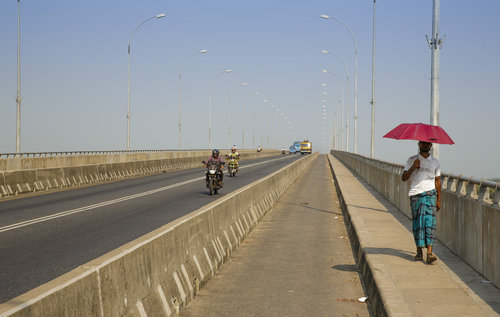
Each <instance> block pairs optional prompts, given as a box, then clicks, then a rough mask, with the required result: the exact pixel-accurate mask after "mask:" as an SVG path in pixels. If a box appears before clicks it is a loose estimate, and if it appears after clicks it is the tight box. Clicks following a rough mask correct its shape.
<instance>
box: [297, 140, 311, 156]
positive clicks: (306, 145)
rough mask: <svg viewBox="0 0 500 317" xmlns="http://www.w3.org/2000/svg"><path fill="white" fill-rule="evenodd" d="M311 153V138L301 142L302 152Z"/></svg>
mask: <svg viewBox="0 0 500 317" xmlns="http://www.w3.org/2000/svg"><path fill="white" fill-rule="evenodd" d="M304 153H307V154H311V153H312V143H311V141H309V140H304V141H302V142H300V154H304Z"/></svg>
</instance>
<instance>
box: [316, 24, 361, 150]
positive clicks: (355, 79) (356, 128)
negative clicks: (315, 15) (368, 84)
mask: <svg viewBox="0 0 500 317" xmlns="http://www.w3.org/2000/svg"><path fill="white" fill-rule="evenodd" d="M320 17H321V18H323V19H332V20H335V21H337V22H339V23H341V24H342V25H343V26H345V27H346V28H347V30H349V32H350V33H351V37H352V40H353V41H354V153H357V142H356V140H357V131H358V44H357V42H356V38H355V37H354V33H353V32H352V30H351V28H350V27H349V26H347V24H345V23H344V22H343V21H342V20H339V19H337V18H334V17H330V16H328V15H325V14H322V15H321V16H320ZM347 150H349V148H347Z"/></svg>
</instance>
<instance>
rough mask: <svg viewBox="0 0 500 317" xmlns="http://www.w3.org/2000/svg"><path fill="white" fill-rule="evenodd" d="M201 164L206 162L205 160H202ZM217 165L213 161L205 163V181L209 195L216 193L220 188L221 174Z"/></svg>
mask: <svg viewBox="0 0 500 317" xmlns="http://www.w3.org/2000/svg"><path fill="white" fill-rule="evenodd" d="M202 163H203V164H206V162H205V161H202ZM221 172H222V171H220V169H219V166H218V164H217V163H215V162H210V163H209V164H208V165H207V171H206V172H205V176H206V178H205V182H206V185H207V188H208V190H209V191H210V196H212V195H214V194H217V192H218V191H219V189H221V188H222V181H221V177H220V174H221Z"/></svg>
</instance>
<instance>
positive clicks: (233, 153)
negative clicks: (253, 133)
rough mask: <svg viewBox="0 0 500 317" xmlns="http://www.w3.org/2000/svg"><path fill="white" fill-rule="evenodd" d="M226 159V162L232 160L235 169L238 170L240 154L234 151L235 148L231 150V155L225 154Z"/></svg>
mask: <svg viewBox="0 0 500 317" xmlns="http://www.w3.org/2000/svg"><path fill="white" fill-rule="evenodd" d="M226 158H227V160H231V159H234V161H235V162H236V169H238V166H239V162H238V161H239V159H240V154H239V153H238V150H237V149H236V146H233V147H232V148H231V153H229V154H226Z"/></svg>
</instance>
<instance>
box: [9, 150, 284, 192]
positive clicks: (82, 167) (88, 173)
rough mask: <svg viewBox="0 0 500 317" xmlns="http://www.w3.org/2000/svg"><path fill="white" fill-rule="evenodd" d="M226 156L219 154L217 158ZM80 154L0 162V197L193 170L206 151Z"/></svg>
mask: <svg viewBox="0 0 500 317" xmlns="http://www.w3.org/2000/svg"><path fill="white" fill-rule="evenodd" d="M227 152H229V150H221V154H223V153H227ZM81 153H82V152H71V154H70V153H66V154H65V155H52V156H43V155H42V153H38V154H39V155H29V156H23V155H20V156H17V157H8V158H0V197H7V196H15V195H19V194H25V193H31V192H39V191H47V190H52V189H58V188H65V187H76V186H82V185H88V184H95V183H99V182H105V181H113V180H117V179H122V178H126V177H135V176H143V175H149V174H154V173H161V172H170V171H176V170H182V169H188V168H195V167H198V166H201V161H202V160H204V159H206V158H207V157H208V156H209V155H210V150H191V151H125V152H119V151H108V152H103V153H99V152H97V153H93V154H88V155H82V154H81ZM279 153H280V152H279V151H277V150H264V151H262V152H257V151H255V150H243V151H241V152H240V154H241V159H242V160H246V159H252V158H256V157H265V156H269V155H277V154H279Z"/></svg>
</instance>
